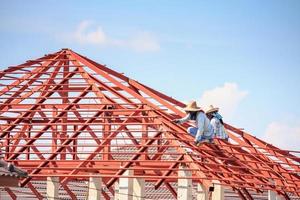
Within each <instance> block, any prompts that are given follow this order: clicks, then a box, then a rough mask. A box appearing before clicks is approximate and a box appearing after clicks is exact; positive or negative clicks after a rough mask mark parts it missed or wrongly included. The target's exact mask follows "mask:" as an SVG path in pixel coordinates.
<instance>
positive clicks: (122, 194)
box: [118, 170, 133, 200]
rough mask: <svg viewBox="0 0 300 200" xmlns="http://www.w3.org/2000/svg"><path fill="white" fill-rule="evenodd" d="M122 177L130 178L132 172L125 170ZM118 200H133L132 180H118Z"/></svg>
mask: <svg viewBox="0 0 300 200" xmlns="http://www.w3.org/2000/svg"><path fill="white" fill-rule="evenodd" d="M123 175H124V176H132V175H133V170H127V171H126V172H125V173H124V174H123ZM118 199H119V200H133V180H132V178H120V179H119V194H118Z"/></svg>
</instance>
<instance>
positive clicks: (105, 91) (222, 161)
mask: <svg viewBox="0 0 300 200" xmlns="http://www.w3.org/2000/svg"><path fill="white" fill-rule="evenodd" d="M0 78H1V82H0V136H1V143H0V145H1V151H2V154H3V155H4V158H5V160H6V161H7V162H12V163H14V164H15V165H17V166H18V167H21V168H23V169H25V170H28V172H29V177H28V178H25V179H23V180H22V181H21V185H22V186H23V187H27V188H29V189H30V191H31V192H32V195H33V197H34V198H37V199H42V198H43V192H42V191H41V190H40V189H38V188H35V187H34V181H45V180H46V177H48V176H57V177H61V178H60V184H61V188H63V189H64V190H65V193H66V194H67V195H68V196H69V197H70V198H71V199H76V198H77V197H76V194H75V193H74V191H72V189H71V187H70V186H69V184H70V183H71V182H74V181H83V180H88V179H89V177H91V176H95V174H98V175H97V176H101V177H103V182H104V185H105V187H107V188H108V190H102V194H103V196H104V198H106V199H109V198H110V196H111V195H113V193H114V191H113V189H112V186H113V185H114V183H115V182H116V181H117V180H118V179H119V178H120V177H122V175H123V173H124V172H125V171H126V170H127V169H132V170H133V171H134V175H132V176H130V177H142V178H145V180H146V181H147V182H151V183H153V184H154V185H153V187H155V189H158V188H160V187H162V185H163V184H164V186H165V188H166V189H167V190H168V191H169V193H170V194H171V195H172V196H173V197H174V198H176V196H177V194H176V188H174V184H172V183H174V182H177V179H178V177H177V172H178V169H179V166H180V165H186V167H187V169H188V170H191V171H192V177H191V178H192V179H193V181H195V182H200V183H202V184H204V185H205V186H207V187H209V186H210V185H211V184H212V180H217V181H219V182H220V184H222V185H225V186H227V187H229V188H231V189H232V190H233V191H236V193H237V195H239V197H240V198H241V199H253V197H252V196H251V195H252V193H250V192H249V191H255V192H263V191H266V190H273V191H276V192H277V193H278V194H280V195H282V197H284V198H286V199H288V198H290V197H289V195H290V196H296V197H300V192H299V191H300V177H299V173H300V158H299V157H297V156H296V155H297V154H299V153H300V152H297V151H287V150H281V149H279V148H277V147H274V146H273V145H271V144H268V143H266V142H264V141H262V140H260V139H258V138H256V137H254V136H252V135H251V134H249V133H246V132H244V131H241V130H239V129H237V128H234V127H232V126H230V125H229V124H226V129H227V132H228V134H229V136H230V142H226V141H222V140H218V139H215V142H214V144H203V145H201V146H200V147H197V146H195V145H194V144H193V138H192V137H191V136H190V135H188V134H186V128H187V126H188V124H184V125H176V124H173V123H171V120H173V119H174V118H177V117H182V116H184V113H183V112H182V111H181V110H182V109H181V108H183V107H184V106H185V105H184V104H183V103H182V102H180V101H178V100H176V99H173V98H171V97H169V96H167V95H165V94H162V93H160V92H158V91H156V90H154V89H152V88H150V87H148V86H145V85H143V84H141V83H139V82H137V81H135V80H132V79H130V78H128V77H126V76H125V75H123V74H120V73H118V72H116V71H114V70H112V69H109V68H107V67H106V66H104V65H101V64H98V63H96V62H94V61H92V60H90V59H88V58H86V57H84V56H82V55H80V54H78V53H75V52H73V51H72V50H70V49H62V50H61V51H59V52H56V53H53V54H48V55H46V56H44V57H41V58H38V59H36V60H31V61H27V62H26V63H23V64H21V65H18V66H12V67H9V68H8V69H6V70H4V71H1V72H0ZM191 151H192V153H191ZM5 191H7V193H8V194H9V196H10V197H11V198H13V199H14V198H16V192H15V191H14V190H11V189H9V188H6V189H5Z"/></svg>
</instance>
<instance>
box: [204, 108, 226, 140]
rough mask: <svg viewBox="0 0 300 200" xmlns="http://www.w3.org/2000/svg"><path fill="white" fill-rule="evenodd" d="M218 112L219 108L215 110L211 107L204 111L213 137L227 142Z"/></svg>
mask: <svg viewBox="0 0 300 200" xmlns="http://www.w3.org/2000/svg"><path fill="white" fill-rule="evenodd" d="M218 111H219V108H215V107H213V106H212V105H210V106H209V108H208V109H207V111H206V115H207V117H208V118H209V119H210V124H211V125H212V127H213V130H214V134H213V137H215V138H219V139H224V140H226V141H228V134H227V133H226V131H225V128H224V122H223V119H222V118H223V117H222V116H221V115H220V114H219V113H218Z"/></svg>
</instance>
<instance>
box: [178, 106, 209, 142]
mask: <svg viewBox="0 0 300 200" xmlns="http://www.w3.org/2000/svg"><path fill="white" fill-rule="evenodd" d="M184 111H185V112H186V113H187V115H186V116H185V117H183V118H181V119H175V120H173V122H175V123H178V124H182V123H184V122H186V121H188V120H193V121H196V127H188V129H187V132H188V133H189V134H191V135H192V136H194V137H195V144H196V145H198V144H199V143H201V142H212V136H213V127H212V125H211V124H210V122H209V119H208V118H207V117H206V115H205V113H204V112H203V110H202V109H201V108H199V107H198V106H197V104H196V102H195V101H192V102H191V103H190V104H188V105H187V106H186V107H185V108H184Z"/></svg>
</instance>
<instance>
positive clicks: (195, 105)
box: [183, 101, 202, 111]
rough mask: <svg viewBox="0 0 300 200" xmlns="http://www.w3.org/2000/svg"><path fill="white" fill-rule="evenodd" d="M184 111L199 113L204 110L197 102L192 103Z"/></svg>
mask: <svg viewBox="0 0 300 200" xmlns="http://www.w3.org/2000/svg"><path fill="white" fill-rule="evenodd" d="M183 110H184V111H199V110H202V109H201V108H200V107H198V106H197V103H196V101H192V102H190V103H189V104H187V106H186V107H185V108H184V109H183Z"/></svg>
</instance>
